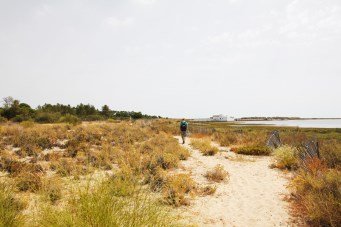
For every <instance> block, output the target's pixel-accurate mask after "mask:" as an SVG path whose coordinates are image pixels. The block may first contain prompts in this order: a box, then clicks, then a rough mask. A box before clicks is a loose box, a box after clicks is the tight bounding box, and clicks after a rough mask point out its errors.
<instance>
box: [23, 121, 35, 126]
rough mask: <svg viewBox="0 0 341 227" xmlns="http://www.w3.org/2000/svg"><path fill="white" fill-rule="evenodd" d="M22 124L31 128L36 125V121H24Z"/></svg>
mask: <svg viewBox="0 0 341 227" xmlns="http://www.w3.org/2000/svg"><path fill="white" fill-rule="evenodd" d="M20 125H21V126H22V127H24V128H31V127H33V126H34V122H33V121H23V122H21V123H20Z"/></svg>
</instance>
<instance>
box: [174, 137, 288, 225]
mask: <svg viewBox="0 0 341 227" xmlns="http://www.w3.org/2000/svg"><path fill="white" fill-rule="evenodd" d="M184 146H185V147H186V148H188V149H190V151H191V157H190V158H189V159H188V160H187V161H184V162H182V165H183V168H184V170H185V171H186V172H189V173H190V174H191V176H192V178H193V179H194V180H196V181H197V182H198V184H199V185H201V186H203V185H208V184H210V183H209V182H208V181H207V179H206V178H205V177H204V176H203V175H204V174H205V173H206V172H207V170H210V169H212V168H214V167H215V166H216V165H218V164H220V165H222V166H223V167H224V169H225V170H227V171H228V172H229V175H230V178H229V180H227V181H226V182H222V183H216V184H215V185H216V186H217V191H216V192H215V193H214V194H213V195H208V196H203V197H196V198H195V199H193V201H192V204H191V205H190V206H187V207H182V208H180V209H182V210H181V211H182V213H183V214H185V216H188V218H189V220H191V221H192V222H194V223H196V224H198V226H293V225H294V224H293V223H292V222H290V215H289V210H288V205H289V204H288V203H287V202H286V201H284V200H283V199H284V197H285V195H288V194H289V191H288V189H287V188H286V186H287V184H288V179H286V178H285V177H284V174H283V173H281V172H280V171H279V170H276V169H270V168H269V167H268V166H269V165H270V164H271V157H254V158H251V161H250V157H246V156H239V158H235V154H234V153H232V152H226V151H225V152H219V153H218V154H216V155H215V156H203V155H202V154H201V153H200V152H199V151H198V150H194V149H192V148H191V147H190V146H189V145H188V142H187V143H186V144H185V145H184ZM220 149H224V148H220ZM226 149H227V148H225V150H226ZM228 158H230V159H228Z"/></svg>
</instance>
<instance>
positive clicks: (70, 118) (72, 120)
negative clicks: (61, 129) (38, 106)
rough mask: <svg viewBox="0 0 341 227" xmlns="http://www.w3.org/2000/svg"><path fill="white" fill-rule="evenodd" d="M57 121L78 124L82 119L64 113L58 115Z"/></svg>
mask: <svg viewBox="0 0 341 227" xmlns="http://www.w3.org/2000/svg"><path fill="white" fill-rule="evenodd" d="M59 122H62V123H69V124H72V125H78V124H80V123H82V121H81V120H80V119H79V118H78V117H77V116H75V115H71V114H66V115H65V116H62V117H60V118H59Z"/></svg>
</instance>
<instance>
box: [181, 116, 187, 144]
mask: <svg viewBox="0 0 341 227" xmlns="http://www.w3.org/2000/svg"><path fill="white" fill-rule="evenodd" d="M187 128H188V123H187V122H186V121H185V119H182V121H181V122H180V131H181V138H182V144H185V140H186V136H187Z"/></svg>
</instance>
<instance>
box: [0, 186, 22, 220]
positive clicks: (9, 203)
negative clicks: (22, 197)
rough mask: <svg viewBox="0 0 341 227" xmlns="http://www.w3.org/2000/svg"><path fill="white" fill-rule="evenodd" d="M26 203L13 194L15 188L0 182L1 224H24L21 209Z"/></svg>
mask: <svg viewBox="0 0 341 227" xmlns="http://www.w3.org/2000/svg"><path fill="white" fill-rule="evenodd" d="M23 208H24V204H23V203H22V202H20V201H18V200H17V199H16V198H15V197H14V194H13V188H12V187H10V186H9V185H6V184H4V183H2V182H1V183H0V226H4V227H5V226H6V227H7V226H8V227H12V226H13V227H14V226H20V225H22V224H23V218H22V215H21V210H22V209H23Z"/></svg>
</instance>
